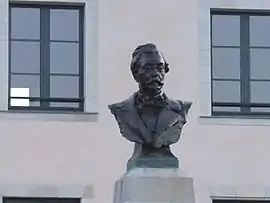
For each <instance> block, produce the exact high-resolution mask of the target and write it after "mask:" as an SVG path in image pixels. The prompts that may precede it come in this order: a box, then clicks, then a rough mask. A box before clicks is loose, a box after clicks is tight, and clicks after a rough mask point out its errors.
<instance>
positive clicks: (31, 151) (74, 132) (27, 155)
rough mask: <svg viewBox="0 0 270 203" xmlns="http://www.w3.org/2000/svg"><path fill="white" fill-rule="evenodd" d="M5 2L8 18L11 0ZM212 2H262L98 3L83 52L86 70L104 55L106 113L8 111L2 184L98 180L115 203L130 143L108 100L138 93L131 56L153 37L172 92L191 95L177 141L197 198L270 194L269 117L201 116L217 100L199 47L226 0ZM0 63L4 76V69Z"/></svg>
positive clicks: (100, 65)
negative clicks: (64, 115)
mask: <svg viewBox="0 0 270 203" xmlns="http://www.w3.org/2000/svg"><path fill="white" fill-rule="evenodd" d="M93 1H94V0H87V2H86V6H87V8H89V11H90V10H91V8H90V7H88V6H90V5H93V6H95V3H93V4H92V3H91V2H93ZM0 2H1V4H0V5H1V6H2V7H1V8H2V10H1V11H2V12H3V13H4V14H3V15H5V16H6V15H7V12H4V10H5V9H7V1H6V0H1V1H0ZM94 2H97V1H94ZM215 2H222V3H223V4H224V6H225V7H226V5H225V4H226V2H227V4H228V6H229V5H231V7H232V6H235V7H241V5H244V4H245V2H253V3H254V4H255V0H244V1H236V0H235V1H229V0H228V1H221V0H213V1H210V0H208V1H207V0H205V1H204V0H201V2H197V1H195V0H189V1H185V0H169V1H168V0H166V1H165V0H147V1H146V0H136V1H135V0H129V1H127V0H114V1H111V0H99V1H98V2H97V3H98V4H97V5H96V6H97V7H96V11H97V16H96V22H97V24H96V25H97V27H96V28H97V40H96V43H97V44H96V46H97V47H96V50H94V49H93V50H90V49H91V48H89V50H90V51H87V49H86V55H87V56H88V58H87V59H86V61H87V63H86V68H89V64H90V63H91V60H90V59H91V57H90V56H89V54H91V53H93V52H95V53H97V56H96V57H97V62H96V65H94V66H95V67H96V70H97V73H96V76H97V77H96V79H97V80H94V82H96V83H93V86H94V87H96V90H97V92H96V94H95V95H94V96H97V95H98V97H96V98H98V100H97V103H98V106H97V107H95V108H96V109H97V110H98V112H99V115H98V121H97V122H89V121H87V120H86V121H81V122H63V121H42V120H39V119H38V117H35V119H36V121H33V119H32V120H26V119H25V120H18V119H16V120H12V119H5V116H2V117H1V118H2V119H1V121H0V129H1V131H0V160H1V168H0V183H2V184H3V185H11V186H12V185H22V186H23V185H27V186H29V185H30V186H31V185H41V186H42V185H50V186H52V187H53V186H54V187H56V186H59V187H60V188H61V185H71V186H72V185H73V186H76V185H91V186H93V187H94V191H93V196H91V198H93V199H92V200H93V202H96V203H105V202H112V195H113V184H114V182H115V181H116V180H117V179H118V178H119V177H120V176H121V175H123V174H124V172H125V167H126V161H127V159H128V158H129V156H130V155H131V153H132V150H133V145H132V144H131V143H129V142H128V141H126V140H125V139H123V138H122V137H121V136H120V133H119V130H118V126H117V124H116V122H115V120H114V118H113V116H112V115H111V114H110V113H109V111H108V108H107V105H108V104H110V103H113V102H116V101H119V100H122V99H123V98H125V97H128V96H129V95H130V94H131V93H132V92H133V91H135V90H136V84H135V83H134V82H133V80H132V77H131V74H130V71H129V63H130V59H131V57H130V56H131V53H132V51H133V49H134V48H135V47H136V46H137V45H138V44H140V43H145V42H153V43H155V44H156V45H157V46H158V47H159V48H160V49H161V50H162V51H163V53H164V55H165V57H166V59H167V60H168V62H169V64H170V69H171V71H170V72H169V74H168V75H167V77H166V86H165V90H166V93H167V94H168V95H169V96H172V97H173V98H175V99H186V100H191V101H193V102H194V104H193V106H192V108H191V111H190V114H189V118H188V124H187V126H185V129H184V132H183V135H182V138H181V140H180V142H179V143H178V144H176V145H174V146H173V147H172V148H173V151H174V153H175V154H176V155H177V156H179V158H180V166H181V168H182V170H183V171H185V172H186V173H188V174H191V175H194V177H195V183H196V191H195V192H196V200H197V202H198V203H210V196H224V195H227V196H231V197H233V196H242V197H248V196H253V197H256V196H259V197H265V196H267V195H269V194H270V193H269V188H268V187H269V186H270V174H269V170H268V169H269V167H270V162H269V161H268V159H269V158H268V156H267V155H268V149H267V148H268V147H269V144H268V143H269V142H270V136H269V132H270V127H269V126H268V125H267V122H266V124H265V125H264V126H260V125H251V126H247V125H245V123H246V122H247V121H245V120H243V119H240V120H241V121H240V122H239V120H236V119H227V120H226V119H223V120H218V121H216V119H212V118H200V116H201V115H206V114H204V113H203V112H207V108H208V106H209V102H210V100H208V99H209V98H210V97H209V94H208V91H209V88H210V86H207V85H208V84H207V82H208V81H203V80H202V73H204V71H209V68H210V66H209V64H204V66H202V65H201V60H205V58H204V59H202V58H201V55H199V53H200V54H201V49H202V48H201V46H202V44H204V46H206V47H205V49H208V48H207V44H208V41H207V40H206V39H207V37H208V34H207V33H204V34H205V35H204V36H202V32H201V30H202V29H204V28H202V27H201V26H206V30H207V29H208V28H207V26H208V24H207V22H208V17H207V15H209V8H210V7H212V6H213V7H217V6H220V5H219V4H212V3H215ZM256 2H257V3H258V4H260V5H261V3H262V2H265V4H267V5H268V4H269V3H267V1H258V0H256ZM246 4H247V3H246ZM256 5H257V4H256ZM268 6H269V8H270V5H268ZM3 8H4V9H3ZM243 8H244V6H243ZM86 17H87V19H86V20H87V22H88V23H91V22H92V21H91V20H90V19H89V16H88V15H87V16H86ZM0 19H2V18H0ZM5 19H6V18H5ZM202 21H203V22H202ZM93 22H95V19H94V21H93ZM6 23H7V20H0V24H2V27H5V26H6ZM0 26H1V25H0ZM86 26H91V25H90V24H88V25H87V24H86ZM91 33H93V31H90V30H88V28H87V31H86V37H90V38H91ZM0 37H1V36H0ZM4 37H5V36H4ZM202 37H204V38H202ZM205 37H206V38H205ZM5 40H7V39H6V38H4V40H3V42H1V41H0V43H4V44H5V45H3V46H1V44H0V56H3V59H2V57H1V60H0V63H1V65H2V66H3V67H1V68H3V69H5V67H6V65H7V62H5V60H6V56H7V52H6V51H7V49H6V41H5ZM87 46H89V47H90V44H89V45H87ZM206 57H207V54H206ZM93 58H94V57H93ZM199 59H200V60H199ZM93 60H94V59H93ZM1 61H2V62H1ZM206 61H207V59H206ZM1 68H0V70H1V71H2V72H1V73H4V74H5V71H4V70H3V69H1ZM88 70H89V69H88ZM206 74H207V73H206ZM0 75H1V74H0ZM89 75H91V73H90V72H89ZM92 79H93V78H92ZM204 79H205V78H204ZM202 86H203V88H202ZM205 86H207V88H206V87H205ZM88 88H91V87H88ZM88 90H89V91H91V89H88ZM5 91H6V90H5V89H4V88H0V93H1V95H5ZM87 94H92V93H87ZM86 96H88V95H86ZM1 105H5V104H2V103H0V106H1ZM203 110H206V111H203ZM2 114H3V113H2ZM207 115H208V114H207ZM228 120H229V121H228ZM249 122H250V124H254V123H256V121H254V120H249ZM262 122H263V121H259V122H257V124H261V123H262ZM264 123H265V121H264ZM233 124H234V125H233ZM22 186H21V187H22ZM14 187H15V186H14ZM0 193H1V187H0ZM2 194H3V193H2ZM14 195H16V193H15V192H14Z"/></svg>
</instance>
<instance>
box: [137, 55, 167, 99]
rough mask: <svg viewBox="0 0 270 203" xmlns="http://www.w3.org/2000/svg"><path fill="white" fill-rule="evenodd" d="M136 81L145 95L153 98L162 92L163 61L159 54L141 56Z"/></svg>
mask: <svg viewBox="0 0 270 203" xmlns="http://www.w3.org/2000/svg"><path fill="white" fill-rule="evenodd" d="M139 66H140V67H139V69H138V72H137V74H136V81H137V82H138V83H139V86H140V89H141V90H143V91H144V92H145V93H147V94H149V95H152V96H155V95H158V94H160V93H161V92H162V87H163V85H164V77H165V61H164V60H163V57H162V55H161V54H159V53H152V54H143V55H142V56H141V58H140V60H139Z"/></svg>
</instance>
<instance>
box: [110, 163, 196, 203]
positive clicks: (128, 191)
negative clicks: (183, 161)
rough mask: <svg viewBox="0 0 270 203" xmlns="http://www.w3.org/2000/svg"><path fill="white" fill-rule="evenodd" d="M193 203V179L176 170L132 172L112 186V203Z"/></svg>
mask: <svg viewBox="0 0 270 203" xmlns="http://www.w3.org/2000/svg"><path fill="white" fill-rule="evenodd" d="M155 202H158V203H195V198H194V187H193V178H192V177H189V176H186V175H185V174H184V173H183V172H182V171H181V170H180V169H169V168H166V169H161V168H134V169H131V170H130V171H128V172H127V173H126V174H125V175H124V176H123V177H122V178H121V179H120V180H118V181H117V182H116V183H115V190H114V203H155Z"/></svg>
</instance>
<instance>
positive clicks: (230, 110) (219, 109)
mask: <svg viewBox="0 0 270 203" xmlns="http://www.w3.org/2000/svg"><path fill="white" fill-rule="evenodd" d="M213 111H214V112H218V111H223V112H240V111H241V108H240V107H227V106H226V107H225V106H219V107H217V106H214V107H213Z"/></svg>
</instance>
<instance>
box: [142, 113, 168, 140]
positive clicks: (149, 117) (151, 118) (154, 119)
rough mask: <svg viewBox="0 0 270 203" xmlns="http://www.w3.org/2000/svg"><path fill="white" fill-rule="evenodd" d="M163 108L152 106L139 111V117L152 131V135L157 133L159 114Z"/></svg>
mask: <svg viewBox="0 0 270 203" xmlns="http://www.w3.org/2000/svg"><path fill="white" fill-rule="evenodd" d="M162 110H163V108H151V109H144V110H143V111H139V113H138V114H139V118H140V119H141V121H142V123H143V124H144V126H145V127H146V128H147V129H148V130H149V131H150V132H151V135H154V134H156V129H157V125H158V122H159V116H160V113H161V112H162Z"/></svg>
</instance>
